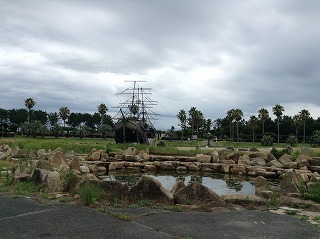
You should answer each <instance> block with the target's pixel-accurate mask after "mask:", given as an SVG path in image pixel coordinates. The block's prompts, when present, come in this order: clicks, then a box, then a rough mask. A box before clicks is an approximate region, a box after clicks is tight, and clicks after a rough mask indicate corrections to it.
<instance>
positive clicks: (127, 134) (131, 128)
mask: <svg viewBox="0 0 320 239" xmlns="http://www.w3.org/2000/svg"><path fill="white" fill-rule="evenodd" d="M114 133H115V141H116V143H140V144H148V143H149V142H150V139H154V138H155V130H154V129H153V128H150V127H149V126H148V125H143V124H142V122H141V121H137V120H133V119H121V120H119V121H118V122H117V123H116V125H115V132H114Z"/></svg>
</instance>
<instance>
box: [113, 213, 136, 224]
mask: <svg viewBox="0 0 320 239" xmlns="http://www.w3.org/2000/svg"><path fill="white" fill-rule="evenodd" d="M114 215H115V216H116V217H117V218H119V219H120V220H123V221H128V222H130V221H132V219H133V216H132V215H130V214H126V213H123V212H119V213H116V214H114Z"/></svg>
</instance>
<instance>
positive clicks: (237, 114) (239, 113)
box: [234, 109, 243, 143]
mask: <svg viewBox="0 0 320 239" xmlns="http://www.w3.org/2000/svg"><path fill="white" fill-rule="evenodd" d="M242 117H243V112H242V110H240V109H235V110H234V119H235V121H236V122H237V142H238V143H239V121H240V120H241V119H242Z"/></svg>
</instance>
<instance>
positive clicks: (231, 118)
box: [227, 109, 235, 141]
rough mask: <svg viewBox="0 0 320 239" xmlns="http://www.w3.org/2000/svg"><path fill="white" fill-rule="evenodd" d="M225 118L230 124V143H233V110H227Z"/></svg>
mask: <svg viewBox="0 0 320 239" xmlns="http://www.w3.org/2000/svg"><path fill="white" fill-rule="evenodd" d="M227 118H228V120H229V123H230V141H233V121H234V120H235V109H231V110H228V112H227Z"/></svg>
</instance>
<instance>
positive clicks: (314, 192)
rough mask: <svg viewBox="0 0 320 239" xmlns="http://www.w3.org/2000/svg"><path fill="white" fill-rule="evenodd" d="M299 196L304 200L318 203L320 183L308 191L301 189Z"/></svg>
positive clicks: (319, 199) (319, 200)
mask: <svg viewBox="0 0 320 239" xmlns="http://www.w3.org/2000/svg"><path fill="white" fill-rule="evenodd" d="M300 194H301V196H302V197H303V198H304V199H308V200H314V201H316V202H320V181H318V182H316V183H315V185H313V186H312V187H311V188H309V189H303V190H302V191H301V192H300Z"/></svg>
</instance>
